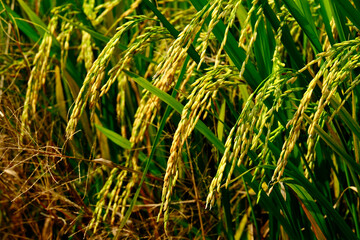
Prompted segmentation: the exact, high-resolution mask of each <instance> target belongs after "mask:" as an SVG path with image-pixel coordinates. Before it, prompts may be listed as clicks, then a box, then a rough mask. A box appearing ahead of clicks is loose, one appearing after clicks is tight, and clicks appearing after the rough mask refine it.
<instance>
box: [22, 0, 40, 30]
mask: <svg viewBox="0 0 360 240" xmlns="http://www.w3.org/2000/svg"><path fill="white" fill-rule="evenodd" d="M18 2H19V4H20V6H21V7H22V9H24V11H25V12H26V14H27V15H28V17H29V19H30V20H31V21H32V24H34V26H35V28H36V30H37V32H38V33H39V35H40V36H42V35H44V33H45V32H46V31H47V27H46V25H45V23H44V22H43V21H41V19H40V18H39V17H38V15H36V14H35V13H34V12H33V10H31V8H30V7H29V6H28V5H27V4H26V3H25V2H24V1H23V0H18Z"/></svg>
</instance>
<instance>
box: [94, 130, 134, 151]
mask: <svg viewBox="0 0 360 240" xmlns="http://www.w3.org/2000/svg"><path fill="white" fill-rule="evenodd" d="M95 127H96V128H97V129H99V131H100V132H102V133H103V134H105V136H106V137H108V138H109V139H110V140H111V141H113V142H114V143H115V144H117V145H118V146H120V147H122V148H124V149H130V148H131V143H130V141H129V140H127V139H126V138H124V137H123V136H121V135H119V134H117V133H116V132H114V131H111V130H109V129H107V128H104V127H102V126H100V125H97V124H95Z"/></svg>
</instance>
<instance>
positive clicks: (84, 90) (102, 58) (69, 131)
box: [66, 16, 144, 139]
mask: <svg viewBox="0 0 360 240" xmlns="http://www.w3.org/2000/svg"><path fill="white" fill-rule="evenodd" d="M143 20H144V17H142V16H138V17H136V18H135V17H134V18H132V19H129V22H127V23H125V24H124V25H122V26H120V27H119V28H118V29H117V32H116V34H115V35H114V36H113V37H112V38H111V39H110V41H109V42H108V43H107V44H106V46H105V48H104V49H103V50H102V51H101V53H100V55H99V57H98V58H97V59H96V60H95V62H94V64H93V65H92V66H91V68H90V70H89V71H88V73H87V75H86V77H85V80H84V82H83V85H82V87H81V89H80V91H79V94H78V96H77V98H76V100H75V104H74V109H73V111H72V113H71V116H70V119H69V122H68V124H67V127H66V136H67V138H68V139H71V138H72V136H73V134H74V133H75V129H76V126H77V123H78V121H79V118H80V116H81V114H82V112H83V111H84V109H85V107H86V105H87V101H88V99H89V97H90V96H92V98H91V99H90V102H91V104H90V105H91V107H94V105H95V102H96V101H97V100H98V98H99V88H100V85H101V81H102V79H103V78H104V76H105V69H106V67H107V66H108V64H109V62H110V59H111V58H112V56H113V53H114V50H115V48H116V46H117V44H118V42H119V40H120V38H121V36H122V35H123V34H124V32H126V31H127V30H128V29H130V28H132V27H133V26H134V25H136V24H138V23H139V22H142V21H143Z"/></svg>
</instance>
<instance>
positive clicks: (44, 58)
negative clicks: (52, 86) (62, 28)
mask: <svg viewBox="0 0 360 240" xmlns="http://www.w3.org/2000/svg"><path fill="white" fill-rule="evenodd" d="M57 24H58V17H57V16H56V15H54V16H53V17H52V18H51V19H50V22H49V25H48V27H47V31H46V32H45V34H44V36H43V38H42V41H41V43H40V46H39V51H38V52H37V54H36V55H35V57H34V60H33V68H32V69H31V73H30V78H29V80H28V87H27V90H26V97H25V102H24V109H23V112H22V115H21V133H20V140H21V141H23V140H24V137H25V135H26V133H27V132H29V126H30V124H31V118H30V117H29V116H31V115H32V114H35V113H36V104H37V99H38V94H39V91H40V89H41V87H42V86H43V85H44V84H45V81H46V76H47V72H48V66H49V62H50V60H49V58H50V49H51V45H52V41H53V39H52V35H53V34H54V33H55V30H56V26H57Z"/></svg>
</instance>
